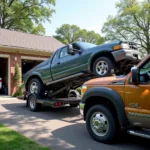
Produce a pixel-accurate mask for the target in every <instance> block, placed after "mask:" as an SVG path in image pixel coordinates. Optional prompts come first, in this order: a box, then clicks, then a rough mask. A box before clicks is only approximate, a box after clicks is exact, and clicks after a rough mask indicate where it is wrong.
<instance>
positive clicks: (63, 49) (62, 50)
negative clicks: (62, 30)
mask: <svg viewBox="0 0 150 150" xmlns="http://www.w3.org/2000/svg"><path fill="white" fill-rule="evenodd" d="M68 55H69V54H68V50H67V47H64V48H62V49H61V52H60V58H62V57H65V56H68Z"/></svg>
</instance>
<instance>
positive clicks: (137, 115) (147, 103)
mask: <svg viewBox="0 0 150 150" xmlns="http://www.w3.org/2000/svg"><path fill="white" fill-rule="evenodd" d="M130 79H131V78H130ZM139 80H140V81H139V83H138V84H133V83H132V81H129V84H128V85H126V89H125V105H126V112H127V116H128V119H129V121H130V123H131V124H132V125H134V126H138V127H145V128H150V57H149V59H147V60H146V61H145V62H144V63H143V64H142V65H141V66H140V67H139Z"/></svg>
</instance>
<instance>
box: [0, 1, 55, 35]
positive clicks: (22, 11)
mask: <svg viewBox="0 0 150 150" xmlns="http://www.w3.org/2000/svg"><path fill="white" fill-rule="evenodd" d="M54 5H55V0H1V1H0V28H5V29H12V30H17V31H23V32H28V33H35V34H44V33H45V28H44V26H43V24H42V23H44V22H45V21H48V22H50V21H51V20H50V18H51V16H52V14H53V13H54V12H55V11H54V9H52V8H51V6H54Z"/></svg>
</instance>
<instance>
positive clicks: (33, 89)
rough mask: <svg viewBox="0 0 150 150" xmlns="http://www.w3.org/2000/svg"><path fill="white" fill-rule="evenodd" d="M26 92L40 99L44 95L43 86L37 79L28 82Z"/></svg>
mask: <svg viewBox="0 0 150 150" xmlns="http://www.w3.org/2000/svg"><path fill="white" fill-rule="evenodd" d="M28 92H30V93H32V94H35V95H36V96H37V97H41V96H43V95H44V84H43V83H42V82H41V81H40V80H39V79H38V78H33V79H31V80H30V81H29V84H28Z"/></svg>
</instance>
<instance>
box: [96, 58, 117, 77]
mask: <svg viewBox="0 0 150 150" xmlns="http://www.w3.org/2000/svg"><path fill="white" fill-rule="evenodd" d="M114 69H115V67H114V63H113V62H112V61H111V60H110V58H107V57H100V58H98V59H96V60H95V62H94V64H93V73H94V74H95V76H97V77H107V76H111V75H112V74H113V73H114ZM100 70H101V71H100Z"/></svg>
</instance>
